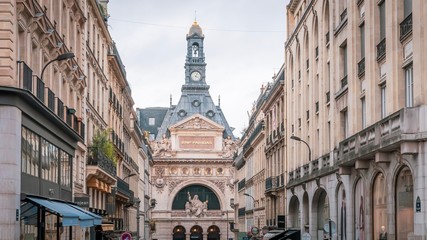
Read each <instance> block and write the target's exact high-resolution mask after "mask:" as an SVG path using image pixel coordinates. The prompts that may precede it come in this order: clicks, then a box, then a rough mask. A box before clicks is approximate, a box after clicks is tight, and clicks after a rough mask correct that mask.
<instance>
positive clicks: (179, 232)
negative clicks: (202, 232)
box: [173, 225, 186, 240]
mask: <svg viewBox="0 0 427 240" xmlns="http://www.w3.org/2000/svg"><path fill="white" fill-rule="evenodd" d="M185 232H186V230H185V228H184V227H183V226H181V225H179V226H176V227H175V228H174V229H173V240H185Z"/></svg>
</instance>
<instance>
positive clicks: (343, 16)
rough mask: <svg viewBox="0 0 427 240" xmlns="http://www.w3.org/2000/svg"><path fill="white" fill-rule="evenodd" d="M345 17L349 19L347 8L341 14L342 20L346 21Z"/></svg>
mask: <svg viewBox="0 0 427 240" xmlns="http://www.w3.org/2000/svg"><path fill="white" fill-rule="evenodd" d="M345 19H347V8H346V9H344V11H343V12H342V13H341V15H340V20H341V22H342V21H344V20H345Z"/></svg>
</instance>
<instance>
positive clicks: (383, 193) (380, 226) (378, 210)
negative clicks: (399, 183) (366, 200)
mask: <svg viewBox="0 0 427 240" xmlns="http://www.w3.org/2000/svg"><path fill="white" fill-rule="evenodd" d="M372 208H373V211H372V218H373V221H372V222H373V227H374V231H373V238H374V239H380V238H383V239H386V238H387V232H388V231H389V229H387V227H388V225H387V221H388V218H387V182H386V179H385V177H384V174H383V173H381V172H380V173H378V174H377V176H376V177H375V180H374V186H373V189H372Z"/></svg>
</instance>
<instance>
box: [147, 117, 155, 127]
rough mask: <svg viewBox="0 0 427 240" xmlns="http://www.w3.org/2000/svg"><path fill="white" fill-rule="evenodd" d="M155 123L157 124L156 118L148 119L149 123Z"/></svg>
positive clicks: (151, 124)
mask: <svg viewBox="0 0 427 240" xmlns="http://www.w3.org/2000/svg"><path fill="white" fill-rule="evenodd" d="M155 124H156V119H155V118H149V119H148V125H150V126H154V125H155Z"/></svg>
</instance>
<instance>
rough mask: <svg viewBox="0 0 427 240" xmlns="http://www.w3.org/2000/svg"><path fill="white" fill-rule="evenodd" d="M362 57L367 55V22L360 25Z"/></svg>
mask: <svg viewBox="0 0 427 240" xmlns="http://www.w3.org/2000/svg"><path fill="white" fill-rule="evenodd" d="M359 30H360V57H361V58H364V57H365V24H362V25H360V27H359Z"/></svg>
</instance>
